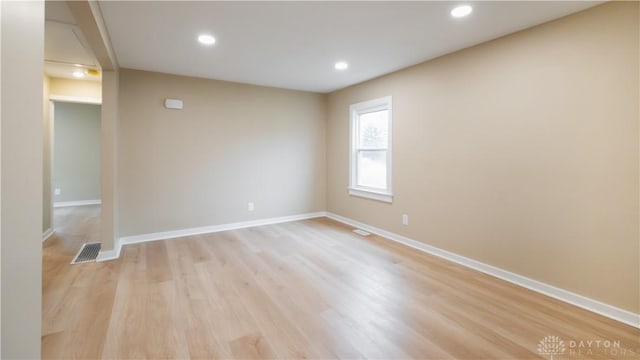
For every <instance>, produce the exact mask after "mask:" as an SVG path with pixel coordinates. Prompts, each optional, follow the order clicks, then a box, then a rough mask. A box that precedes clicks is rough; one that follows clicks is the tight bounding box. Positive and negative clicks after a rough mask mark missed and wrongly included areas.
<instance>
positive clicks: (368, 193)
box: [349, 189, 393, 203]
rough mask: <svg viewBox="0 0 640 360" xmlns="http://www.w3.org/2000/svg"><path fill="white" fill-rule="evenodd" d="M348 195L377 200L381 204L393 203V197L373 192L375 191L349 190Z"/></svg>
mask: <svg viewBox="0 0 640 360" xmlns="http://www.w3.org/2000/svg"><path fill="white" fill-rule="evenodd" d="M349 195H351V196H358V197H363V198H367V199H372V200H378V201H382V202H388V203H391V202H393V195H391V194H385V193H380V192H375V191H366V190H362V189H349Z"/></svg>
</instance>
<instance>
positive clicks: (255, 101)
mask: <svg viewBox="0 0 640 360" xmlns="http://www.w3.org/2000/svg"><path fill="white" fill-rule="evenodd" d="M119 95H120V96H119V109H120V123H119V136H118V138H119V153H120V154H119V167H118V171H119V177H118V179H119V184H118V186H119V192H118V201H119V202H120V204H119V215H120V218H119V219H120V224H119V227H120V236H127V235H136V234H145V233H152V232H160V231H168V230H179V229H185V228H192V227H199V226H208V225H216V224H224V223H232V222H238V221H247V220H252V219H263V218H270V217H278V216H286V215H294V214H301V213H307V212H314V211H323V210H325V208H326V207H325V183H326V171H325V170H326V169H325V167H326V161H325V144H326V143H325V125H326V124H325V115H326V114H325V111H326V101H325V100H326V98H325V96H324V95H319V94H312V93H305V92H298V91H288V90H280V89H274V88H266V87H258V86H250V85H242V84H235V83H228V82H223V81H214V80H203V79H196V78H187V77H181V76H172V75H165V74H158V73H150V72H142V71H134V70H121V72H120V94H119ZM165 98H178V99H182V100H183V101H184V109H183V110H168V109H165V108H164V106H163V103H164V99H165ZM248 202H254V203H255V211H254V212H248V211H247V203H248Z"/></svg>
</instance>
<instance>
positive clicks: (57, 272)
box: [42, 206, 640, 359]
mask: <svg viewBox="0 0 640 360" xmlns="http://www.w3.org/2000/svg"><path fill="white" fill-rule="evenodd" d="M98 214H99V207H97V206H86V207H77V208H62V209H56V231H57V233H56V235H55V236H54V237H52V238H51V239H49V240H48V241H47V242H46V243H45V245H44V259H43V323H42V326H43V328H42V355H43V358H64V359H70V358H78V359H97V358H109V359H141V358H146V359H164V358H179V359H186V358H198V359H214V358H237V359H255V358H296V359H298V358H316V359H328V358H346V359H356V358H375V359H408V358H414V359H451V358H457V359H532V358H546V359H548V358H549V356H542V355H541V354H540V353H539V352H538V344H539V342H540V341H541V340H542V339H543V338H544V337H545V336H548V335H556V336H559V337H560V338H561V339H562V340H563V341H564V344H565V351H564V353H563V354H557V353H556V354H555V355H554V357H553V358H554V359H584V358H601V359H605V358H607V359H609V358H611V359H637V358H639V357H640V330H638V329H635V328H633V327H630V326H626V325H623V324H621V323H618V322H615V321H612V320H609V319H607V318H604V317H601V316H598V315H595V314H593V313H590V312H588V311H585V310H582V309H579V308H576V307H573V306H571V305H568V304H565V303H563V302H560V301H557V300H554V299H551V298H548V297H545V296H542V295H540V294H537V293H534V292H531V291H529V290H526V289H524V288H520V287H518V286H515V285H512V284H509V283H507V282H504V281H501V280H498V279H496V278H493V277H491V276H488V275H484V274H482V273H478V272H476V271H472V270H470V269H467V268H464V267H462V266H459V265H456V264H453V263H450V262H447V261H444V260H442V259H439V258H437V257H433V256H430V255H427V254H424V253H421V252H418V251H417V250H414V249H411V248H407V247H404V246H402V245H399V244H395V243H393V242H391V241H388V240H385V239H382V238H379V237H377V236H373V235H372V236H369V237H362V236H360V235H357V234H354V233H352V232H351V230H352V229H351V228H349V227H347V226H344V225H342V224H339V223H336V222H334V221H331V220H329V219H325V218H321V219H314V220H306V221H298V222H291V223H284V224H278V225H269V226H261V227H255V228H250V229H242V230H234V231H227V232H221V233H215V234H208V235H201V236H192V237H188V238H182V239H173V240H165V241H155V242H149V243H144V244H138V245H127V246H125V247H124V248H123V251H122V256H121V258H120V259H118V260H115V261H110V262H104V263H87V264H81V265H69V262H70V261H71V258H72V257H73V256H74V255H75V253H76V252H77V251H78V249H79V248H80V246H81V244H82V243H84V242H91V241H95V239H96V236H97V229H98V227H99V221H98ZM572 340H573V341H578V342H579V341H589V340H594V341H595V340H608V341H611V343H610V346H609V348H605V346H604V342H601V343H600V344H601V345H600V346H599V347H595V343H592V346H590V347H586V346H585V347H580V346H578V345H579V343H576V345H575V346H574V347H573V348H572V347H571V341H572ZM585 345H586V344H585ZM617 345H619V347H617Z"/></svg>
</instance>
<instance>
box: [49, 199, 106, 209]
mask: <svg viewBox="0 0 640 360" xmlns="http://www.w3.org/2000/svg"><path fill="white" fill-rule="evenodd" d="M100 204H102V200H100V199H96V200H80V201H58V202H54V203H53V207H57V208H59V207H66V206H84V205H100Z"/></svg>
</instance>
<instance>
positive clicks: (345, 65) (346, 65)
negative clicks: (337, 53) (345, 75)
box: [333, 61, 349, 70]
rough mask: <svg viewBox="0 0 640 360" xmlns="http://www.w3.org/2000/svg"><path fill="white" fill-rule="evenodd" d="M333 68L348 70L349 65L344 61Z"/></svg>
mask: <svg viewBox="0 0 640 360" xmlns="http://www.w3.org/2000/svg"><path fill="white" fill-rule="evenodd" d="M333 67H334V68H336V70H347V68H348V67H349V64H347V63H346V62H344V61H338V62H337V63H336V64H335V65H333Z"/></svg>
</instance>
